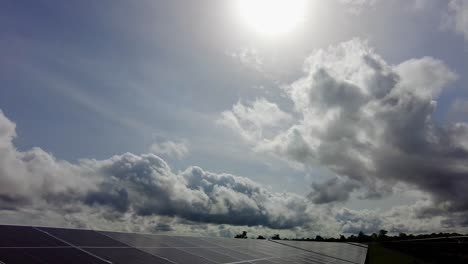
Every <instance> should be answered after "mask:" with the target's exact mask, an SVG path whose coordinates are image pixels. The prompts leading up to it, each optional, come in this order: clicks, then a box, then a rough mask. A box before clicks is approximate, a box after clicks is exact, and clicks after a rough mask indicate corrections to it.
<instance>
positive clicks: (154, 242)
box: [101, 232, 170, 247]
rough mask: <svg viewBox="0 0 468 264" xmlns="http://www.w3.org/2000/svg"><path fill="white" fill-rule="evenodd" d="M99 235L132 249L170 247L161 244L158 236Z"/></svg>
mask: <svg viewBox="0 0 468 264" xmlns="http://www.w3.org/2000/svg"><path fill="white" fill-rule="evenodd" d="M101 233H102V234H104V235H106V236H109V237H111V238H113V239H115V240H118V241H120V242H122V243H124V244H127V245H130V246H132V247H170V246H169V245H168V244H166V243H164V242H163V240H162V239H161V237H160V236H148V235H144V234H130V233H119V232H101Z"/></svg>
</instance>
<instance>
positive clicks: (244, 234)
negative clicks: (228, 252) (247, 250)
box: [234, 231, 247, 238]
mask: <svg viewBox="0 0 468 264" xmlns="http://www.w3.org/2000/svg"><path fill="white" fill-rule="evenodd" d="M234 238H247V231H242V234H238V235H236V236H235V237H234Z"/></svg>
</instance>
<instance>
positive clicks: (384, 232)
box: [378, 229, 388, 240]
mask: <svg viewBox="0 0 468 264" xmlns="http://www.w3.org/2000/svg"><path fill="white" fill-rule="evenodd" d="M387 233H388V231H387V230H383V229H381V230H380V231H379V236H378V239H379V240H386V239H387Z"/></svg>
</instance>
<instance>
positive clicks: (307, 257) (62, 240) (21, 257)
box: [0, 225, 367, 264]
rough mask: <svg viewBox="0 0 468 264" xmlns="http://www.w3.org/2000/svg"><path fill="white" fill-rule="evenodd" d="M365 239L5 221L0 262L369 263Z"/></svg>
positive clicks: (0, 228)
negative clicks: (132, 229) (9, 223)
mask: <svg viewBox="0 0 468 264" xmlns="http://www.w3.org/2000/svg"><path fill="white" fill-rule="evenodd" d="M366 252H367V248H366V246H365V245H361V244H349V243H320V242H297V241H283V240H282V241H269V240H254V239H228V238H219V237H190V236H167V235H154V234H136V233H122V232H106V231H95V230H80V229H66V228H50V227H25V226H7V225H0V264H3V263H4V264H11V263H25V264H29V263H41V264H48V263H50V264H55V263H67V264H74V263H92V264H94V263H116V264H117V263H135V264H146V263H148V264H150V263H181V264H183V263H209V264H211V263H229V264H241V263H258V264H278V263H315V264H317V263H319V264H320V263H338V264H350V263H354V264H360V263H364V262H365V256H366Z"/></svg>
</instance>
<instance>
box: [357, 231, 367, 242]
mask: <svg viewBox="0 0 468 264" xmlns="http://www.w3.org/2000/svg"><path fill="white" fill-rule="evenodd" d="M368 239H369V238H368V237H367V236H366V235H365V234H364V233H363V232H362V231H360V232H359V234H358V236H357V241H358V242H364V241H366V240H368Z"/></svg>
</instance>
